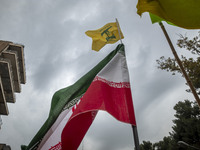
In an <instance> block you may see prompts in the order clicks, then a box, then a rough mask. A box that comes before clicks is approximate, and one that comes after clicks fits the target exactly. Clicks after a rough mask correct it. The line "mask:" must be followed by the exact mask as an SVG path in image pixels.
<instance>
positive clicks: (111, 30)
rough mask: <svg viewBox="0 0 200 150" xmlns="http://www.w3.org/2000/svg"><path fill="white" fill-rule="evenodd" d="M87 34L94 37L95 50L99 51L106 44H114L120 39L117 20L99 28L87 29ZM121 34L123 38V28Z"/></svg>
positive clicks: (93, 47)
mask: <svg viewBox="0 0 200 150" xmlns="http://www.w3.org/2000/svg"><path fill="white" fill-rule="evenodd" d="M85 34H86V35H88V36H89V37H91V38H92V49H93V50H95V51H99V50H100V49H101V48H102V47H103V46H104V45H106V44H113V43H115V42H117V41H118V40H120V37H119V32H118V28H117V23H116V22H113V23H108V24H106V25H105V26H103V27H102V28H100V29H97V30H89V31H86V32H85ZM120 35H121V38H122V39H123V38H124V36H123V34H122V32H121V30H120Z"/></svg>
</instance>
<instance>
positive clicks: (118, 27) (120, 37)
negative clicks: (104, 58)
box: [115, 18, 122, 44]
mask: <svg viewBox="0 0 200 150" xmlns="http://www.w3.org/2000/svg"><path fill="white" fill-rule="evenodd" d="M115 20H116V23H117V29H118V33H119V39H120V42H121V44H122V36H121V32H120V26H119V22H118V20H117V18H115Z"/></svg>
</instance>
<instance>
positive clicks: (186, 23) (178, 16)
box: [137, 0, 200, 29]
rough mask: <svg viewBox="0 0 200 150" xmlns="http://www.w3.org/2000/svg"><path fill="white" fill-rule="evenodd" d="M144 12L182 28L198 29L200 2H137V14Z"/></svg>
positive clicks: (183, 0)
mask: <svg viewBox="0 0 200 150" xmlns="http://www.w3.org/2000/svg"><path fill="white" fill-rule="evenodd" d="M144 12H149V13H151V14H153V15H156V16H158V17H160V18H161V19H160V21H161V20H165V21H167V22H170V23H172V24H174V25H177V26H179V27H182V28H186V29H200V0H138V4H137V13H138V14H139V15H140V16H141V15H142V13H144ZM154 17H155V16H154ZM151 19H153V20H152V22H153V23H154V22H156V20H155V18H151ZM158 21H159V20H158Z"/></svg>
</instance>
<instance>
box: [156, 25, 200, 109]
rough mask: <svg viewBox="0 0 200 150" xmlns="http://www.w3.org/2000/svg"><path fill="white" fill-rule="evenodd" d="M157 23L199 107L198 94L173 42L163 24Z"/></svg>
mask: <svg viewBox="0 0 200 150" xmlns="http://www.w3.org/2000/svg"><path fill="white" fill-rule="evenodd" d="M159 25H160V27H161V29H162V31H163V33H164V35H165V37H166V39H167V41H168V44H169V46H170V48H171V50H172V53H173V54H174V57H175V59H176V61H177V63H178V65H179V67H180V69H181V72H182V73H183V75H184V77H185V79H186V81H187V83H188V85H189V87H190V89H191V91H192V93H193V95H194V97H195V99H196V101H197V103H198V105H199V107H200V99H199V96H198V94H197V92H196V90H195V88H194V86H193V84H192V82H191V80H190V78H189V76H188V75H187V73H186V71H185V69H184V67H183V65H182V63H181V60H180V59H179V57H178V55H177V53H176V50H175V48H174V46H173V44H172V42H171V40H170V38H169V35H168V33H167V31H166V29H165V27H164V25H163V24H162V22H160V23H159Z"/></svg>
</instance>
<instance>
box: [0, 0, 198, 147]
mask: <svg viewBox="0 0 200 150" xmlns="http://www.w3.org/2000/svg"><path fill="white" fill-rule="evenodd" d="M136 4H137V0H126V1H124V0H56V1H55V0H40V1H36V0H0V22H1V23H0V39H1V40H8V41H12V42H14V43H20V44H23V45H24V46H25V49H24V51H25V65H26V75H27V83H26V84H25V85H23V86H22V92H21V93H19V94H16V103H15V104H8V108H9V112H10V114H9V115H8V116H1V117H2V120H3V125H2V129H1V130H0V143H6V144H7V145H11V147H12V149H13V150H20V145H22V144H26V145H27V144H28V143H29V142H30V141H31V139H32V138H33V137H34V135H35V134H36V133H37V131H38V130H39V129H40V127H41V126H42V125H43V123H44V122H45V120H46V119H47V116H48V113H49V109H50V103H51V98H52V96H53V94H54V92H55V91H57V90H59V89H61V88H64V87H67V86H69V85H71V84H73V83H74V82H75V81H76V80H78V79H79V78H80V77H81V76H82V75H84V74H85V73H87V72H88V71H89V70H90V69H91V68H92V67H93V66H95V65H96V64H97V63H98V62H99V61H100V60H101V59H103V58H104V57H105V56H106V55H107V54H108V53H109V52H111V51H112V50H113V49H115V47H116V46H117V45H118V44H119V42H118V43H115V44H112V45H110V44H109V45H106V46H105V47H104V48H103V49H102V50H101V51H100V52H98V53H97V52H95V51H92V50H91V45H92V40H91V38H90V37H87V36H86V35H85V31H87V30H94V29H98V28H100V27H102V26H103V25H105V24H106V23H109V22H114V21H115V18H118V21H119V23H120V26H121V30H122V32H123V34H124V37H125V38H124V39H123V43H124V45H125V50H126V56H127V64H128V68H129V74H130V80H131V88H132V96H133V103H134V108H135V114H136V120H137V127H138V134H139V139H140V142H142V141H143V140H149V141H151V142H156V141H159V140H161V139H162V138H163V137H164V136H168V133H169V132H170V131H171V126H172V124H173V123H172V119H174V113H175V112H174V110H173V106H174V105H175V104H176V103H177V102H178V101H182V100H184V99H190V100H193V96H192V95H191V94H189V93H186V92H185V89H186V88H187V87H186V85H185V80H184V78H182V77H181V76H180V75H176V76H172V75H171V73H168V72H165V71H161V70H158V69H157V64H156V59H158V58H159V57H160V56H163V55H164V56H166V57H172V53H171V51H170V48H169V46H168V44H167V41H166V39H165V37H164V35H163V33H162V31H161V29H160V27H159V25H158V24H153V25H152V24H151V21H150V19H149V16H148V14H147V13H145V14H143V17H142V18H140V16H138V15H137V13H136V11H137V10H136ZM164 25H165V27H166V29H167V31H168V33H169V35H170V37H171V39H172V41H173V43H174V45H175V44H176V40H177V39H178V38H179V36H178V34H187V35H188V36H192V35H195V34H197V30H184V29H182V28H178V27H174V26H170V25H168V24H166V23H164ZM177 53H178V54H179V56H180V55H181V54H182V53H183V52H182V51H181V50H180V49H178V48H177ZM133 147H134V143H133V135H132V130H131V126H130V125H129V124H124V123H121V122H119V121H116V119H114V118H113V117H111V116H110V115H109V114H107V113H105V112H101V113H99V114H98V116H97V117H96V119H95V121H94V122H93V124H92V126H91V127H90V129H89V131H88V132H87V134H86V136H85V138H84V140H83V143H82V144H81V146H80V147H79V149H80V150H81V149H83V148H84V150H132V149H133Z"/></svg>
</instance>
